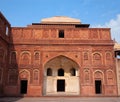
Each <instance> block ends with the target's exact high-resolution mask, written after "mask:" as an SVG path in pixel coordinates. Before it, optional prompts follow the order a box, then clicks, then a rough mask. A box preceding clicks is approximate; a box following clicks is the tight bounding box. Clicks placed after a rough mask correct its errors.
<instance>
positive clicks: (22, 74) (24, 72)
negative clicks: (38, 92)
mask: <svg viewBox="0 0 120 102" xmlns="http://www.w3.org/2000/svg"><path fill="white" fill-rule="evenodd" d="M19 77H20V79H29V78H30V72H29V71H28V70H22V71H20V72H19Z"/></svg>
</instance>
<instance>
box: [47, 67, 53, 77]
mask: <svg viewBox="0 0 120 102" xmlns="http://www.w3.org/2000/svg"><path fill="white" fill-rule="evenodd" d="M47 76H52V69H51V68H48V69H47Z"/></svg>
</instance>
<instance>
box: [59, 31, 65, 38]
mask: <svg viewBox="0 0 120 102" xmlns="http://www.w3.org/2000/svg"><path fill="white" fill-rule="evenodd" d="M59 38H64V30H59Z"/></svg>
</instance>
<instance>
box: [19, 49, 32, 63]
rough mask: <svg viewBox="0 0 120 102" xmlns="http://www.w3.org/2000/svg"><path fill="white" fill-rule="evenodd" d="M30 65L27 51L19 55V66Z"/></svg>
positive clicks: (29, 55)
mask: <svg viewBox="0 0 120 102" xmlns="http://www.w3.org/2000/svg"><path fill="white" fill-rule="evenodd" d="M30 63H31V53H30V52H29V51H23V52H22V53H21V54H20V64H30Z"/></svg>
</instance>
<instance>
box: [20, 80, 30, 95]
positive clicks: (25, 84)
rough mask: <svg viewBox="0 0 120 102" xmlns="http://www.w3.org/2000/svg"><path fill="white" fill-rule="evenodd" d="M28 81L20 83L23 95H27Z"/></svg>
mask: <svg viewBox="0 0 120 102" xmlns="http://www.w3.org/2000/svg"><path fill="white" fill-rule="evenodd" d="M27 83H28V81H27V80H21V82H20V93H21V94H27Z"/></svg>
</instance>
